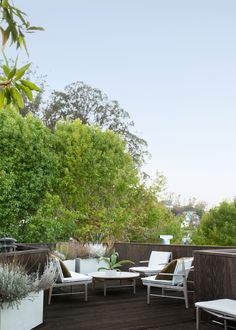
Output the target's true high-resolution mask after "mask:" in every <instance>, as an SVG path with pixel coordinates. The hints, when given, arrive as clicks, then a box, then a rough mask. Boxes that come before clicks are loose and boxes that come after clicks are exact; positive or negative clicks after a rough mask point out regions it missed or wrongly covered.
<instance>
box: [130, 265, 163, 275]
mask: <svg viewBox="0 0 236 330" xmlns="http://www.w3.org/2000/svg"><path fill="white" fill-rule="evenodd" d="M163 267H164V265H161V266H159V267H158V266H157V267H156V268H149V267H143V266H140V267H130V269H129V270H131V271H134V272H138V273H139V272H140V273H146V274H148V273H150V274H153V273H158V272H160V271H161V270H162V269H163Z"/></svg>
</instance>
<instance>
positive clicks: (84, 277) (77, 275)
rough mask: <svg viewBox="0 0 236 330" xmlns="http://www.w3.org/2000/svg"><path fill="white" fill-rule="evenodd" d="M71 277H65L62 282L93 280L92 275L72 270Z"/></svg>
mask: <svg viewBox="0 0 236 330" xmlns="http://www.w3.org/2000/svg"><path fill="white" fill-rule="evenodd" d="M70 273H71V277H63V280H62V283H65V282H80V281H82V282H83V281H91V280H92V277H91V276H88V275H84V274H80V273H75V272H70Z"/></svg>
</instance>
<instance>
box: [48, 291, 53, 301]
mask: <svg viewBox="0 0 236 330" xmlns="http://www.w3.org/2000/svg"><path fill="white" fill-rule="evenodd" d="M52 290H53V287H51V288H49V291H48V305H50V304H51V298H52Z"/></svg>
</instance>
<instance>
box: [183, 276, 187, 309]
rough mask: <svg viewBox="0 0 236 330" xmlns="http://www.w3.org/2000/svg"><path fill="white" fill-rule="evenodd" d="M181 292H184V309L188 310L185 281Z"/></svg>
mask: <svg viewBox="0 0 236 330" xmlns="http://www.w3.org/2000/svg"><path fill="white" fill-rule="evenodd" d="M183 290H184V300H185V307H186V308H188V289H187V283H186V282H185V281H184V284H183Z"/></svg>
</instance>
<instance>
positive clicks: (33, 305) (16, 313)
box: [0, 291, 43, 330]
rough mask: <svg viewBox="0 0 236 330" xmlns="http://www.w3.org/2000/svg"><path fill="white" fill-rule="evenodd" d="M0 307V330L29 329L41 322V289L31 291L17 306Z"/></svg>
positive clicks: (4, 305)
mask: <svg viewBox="0 0 236 330" xmlns="http://www.w3.org/2000/svg"><path fill="white" fill-rule="evenodd" d="M7 306H8V304H3V307H2V308H1V309H0V330H16V329H17V330H31V329H32V328H34V327H36V326H38V325H39V324H41V323H43V291H40V292H39V293H32V294H30V295H29V296H27V297H26V298H24V299H22V300H21V303H20V304H19V306H18V307H17V306H14V307H13V308H12V307H7Z"/></svg>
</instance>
